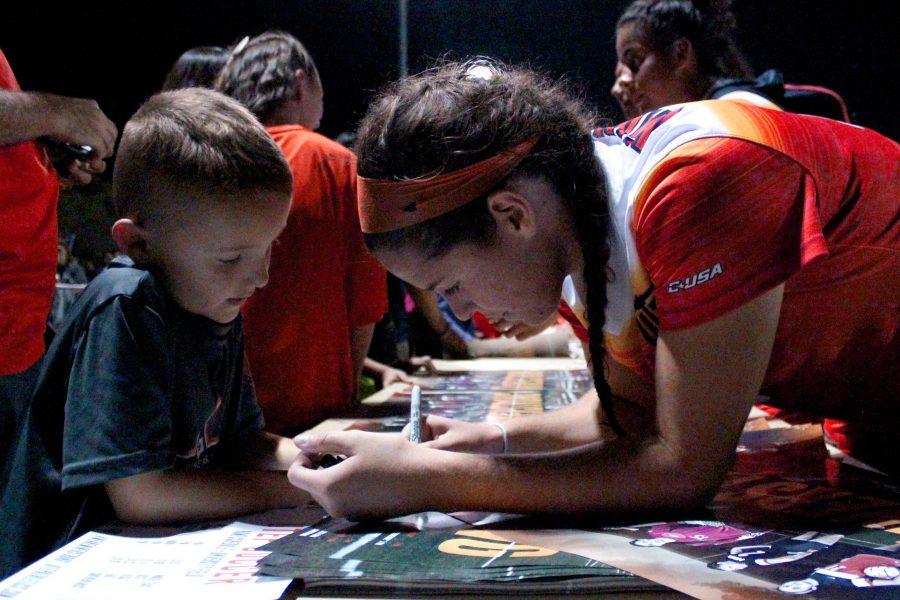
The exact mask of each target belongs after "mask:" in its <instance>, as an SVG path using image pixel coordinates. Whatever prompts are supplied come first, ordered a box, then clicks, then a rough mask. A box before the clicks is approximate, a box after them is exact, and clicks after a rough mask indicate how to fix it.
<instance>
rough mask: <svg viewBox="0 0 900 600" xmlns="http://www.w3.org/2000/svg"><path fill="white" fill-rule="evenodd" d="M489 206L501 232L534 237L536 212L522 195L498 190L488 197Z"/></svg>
mask: <svg viewBox="0 0 900 600" xmlns="http://www.w3.org/2000/svg"><path fill="white" fill-rule="evenodd" d="M487 204H488V210H489V211H490V212H491V215H492V216H493V217H494V221H496V223H497V227H498V229H499V230H500V231H501V232H503V233H507V234H510V235H513V236H515V237H525V238H530V237H531V236H533V235H534V233H535V219H534V212H533V211H532V209H531V205H530V204H529V203H528V201H527V200H526V199H525V197H524V196H522V195H521V194H519V193H516V192H513V191H510V190H498V191H496V192H494V193H492V194H491V195H490V196H488V199H487Z"/></svg>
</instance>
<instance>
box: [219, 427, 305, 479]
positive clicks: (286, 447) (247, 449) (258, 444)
mask: <svg viewBox="0 0 900 600" xmlns="http://www.w3.org/2000/svg"><path fill="white" fill-rule="evenodd" d="M239 450H240V452H239V454H238V456H236V457H235V458H234V460H233V461H232V462H231V463H230V465H229V466H230V467H231V468H232V469H234V470H237V471H287V470H288V468H289V467H290V466H291V463H292V462H293V461H294V459H295V458H297V446H295V445H294V443H293V442H292V441H291V439H290V438H286V437H283V436H280V435H275V434H274V433H269V432H267V431H259V432H257V433H255V434H250V435H248V436H246V437H245V438H244V439H242V440H241V444H240V449H239Z"/></svg>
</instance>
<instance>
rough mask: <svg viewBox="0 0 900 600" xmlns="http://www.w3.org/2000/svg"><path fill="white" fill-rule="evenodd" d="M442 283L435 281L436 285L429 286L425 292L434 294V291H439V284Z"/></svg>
mask: <svg viewBox="0 0 900 600" xmlns="http://www.w3.org/2000/svg"><path fill="white" fill-rule="evenodd" d="M440 281H441V280H440V279H438V280H437V281H435V282H434V283H432V284H431V285H429V286H428V287H426V288H425V290H426V291H428V292H433V291H435V289H437V285H438V283H440Z"/></svg>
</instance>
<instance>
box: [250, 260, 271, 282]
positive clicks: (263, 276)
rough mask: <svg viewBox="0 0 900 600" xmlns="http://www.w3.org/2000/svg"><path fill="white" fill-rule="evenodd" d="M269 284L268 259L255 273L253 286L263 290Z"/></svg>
mask: <svg viewBox="0 0 900 600" xmlns="http://www.w3.org/2000/svg"><path fill="white" fill-rule="evenodd" d="M267 283H269V260H268V258H267V259H266V260H264V261H262V263H261V264H260V265H259V267H258V268H257V269H256V271H254V273H253V285H254V286H256V287H257V288H261V287H263V286H265V285H266V284H267Z"/></svg>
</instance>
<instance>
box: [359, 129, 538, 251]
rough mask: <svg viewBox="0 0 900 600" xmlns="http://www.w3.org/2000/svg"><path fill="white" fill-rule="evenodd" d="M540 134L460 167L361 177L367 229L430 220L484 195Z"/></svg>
mask: <svg viewBox="0 0 900 600" xmlns="http://www.w3.org/2000/svg"><path fill="white" fill-rule="evenodd" d="M537 140H538V138H536V137H535V138H531V139H529V140H526V141H524V142H522V143H521V144H517V145H515V146H513V147H512V148H508V149H506V150H503V151H501V152H499V153H497V154H495V155H494V156H491V157H490V158H486V159H485V160H483V161H481V162H477V163H475V164H473V165H469V166H468V167H464V168H462V169H459V170H457V171H450V172H449V173H442V174H440V175H435V176H432V177H422V178H419V179H406V180H403V181H392V180H390V179H369V178H368V177H357V178H356V180H357V198H358V201H359V223H360V226H361V227H362V230H363V233H384V232H386V231H393V230H395V229H402V228H404V227H409V226H410V225H415V224H416V223H421V222H423V221H428V220H429V219H433V218H435V217H437V216H440V215H443V214H445V213H448V212H450V211H451V210H453V209H456V208H459V207H460V206H463V205H464V204H468V203H469V202H472V201H473V200H475V199H477V198H480V197H481V196H483V195H484V194H485V193H486V192H488V191H489V190H490V189H491V188H493V187H494V186H495V185H497V184H498V183H499V182H501V181H503V178H504V177H506V176H507V175H509V174H510V173H511V172H512V170H513V169H515V168H516V166H517V165H518V164H519V163H520V162H522V159H524V158H525V157H526V156H528V153H529V152H530V151H531V149H532V148H533V147H534V145H535V144H536V143H537Z"/></svg>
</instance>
